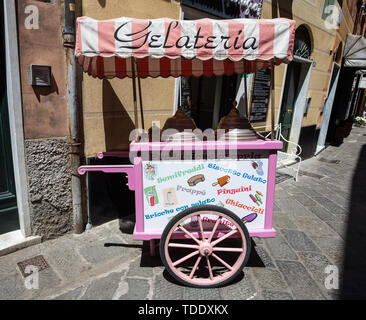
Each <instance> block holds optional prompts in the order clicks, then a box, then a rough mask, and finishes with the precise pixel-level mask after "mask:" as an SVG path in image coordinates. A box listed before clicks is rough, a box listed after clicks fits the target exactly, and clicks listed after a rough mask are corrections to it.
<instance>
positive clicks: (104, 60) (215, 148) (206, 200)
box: [75, 17, 295, 287]
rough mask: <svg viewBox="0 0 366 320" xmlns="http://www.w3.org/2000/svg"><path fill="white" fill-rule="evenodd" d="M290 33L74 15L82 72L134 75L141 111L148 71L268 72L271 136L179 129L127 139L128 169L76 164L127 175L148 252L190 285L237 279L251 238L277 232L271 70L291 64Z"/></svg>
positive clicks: (291, 27)
mask: <svg viewBox="0 0 366 320" xmlns="http://www.w3.org/2000/svg"><path fill="white" fill-rule="evenodd" d="M294 33H295V22H294V21H292V20H288V19H273V20H266V19H259V20H256V19H233V20H212V19H201V20H182V21H179V20H172V19H169V18H161V19H150V20H142V19H133V18H126V17H123V18H119V19H114V20H105V21H97V20H94V19H91V18H88V17H81V18H78V20H77V42H76V53H75V54H76V56H77V58H78V61H79V63H80V64H81V65H82V67H83V69H84V71H85V72H87V73H88V74H89V75H91V76H93V77H99V78H113V77H118V78H124V77H131V78H132V81H133V84H134V86H133V88H134V104H135V107H137V99H136V96H137V94H136V85H135V78H137V80H138V84H140V82H139V81H140V78H146V77H157V76H162V77H170V76H172V77H179V76H185V77H189V76H192V75H193V76H211V75H223V74H227V75H230V74H234V73H237V74H248V73H252V72H255V71H257V70H261V69H264V68H267V67H270V69H271V89H272V93H271V120H272V121H271V124H272V135H271V139H262V138H259V137H258V136H257V135H256V134H255V133H253V132H254V130H252V129H250V128H244V129H243V128H241V130H236V129H234V130H224V131H223V134H222V135H221V136H219V135H217V134H216V135H215V137H214V139H207V138H200V137H198V136H197V135H196V134H189V133H187V132H181V131H178V132H177V133H175V134H172V135H169V136H168V139H165V140H164V139H163V141H160V140H159V141H155V140H152V139H151V137H149V138H148V139H147V140H146V139H145V140H144V139H136V140H135V141H133V142H131V144H130V150H129V157H130V160H131V163H132V164H131V165H105V166H104V165H93V166H90V165H89V166H88V165H86V166H81V167H80V168H79V173H80V174H85V173H86V172H91V171H102V172H106V173H116V172H119V173H126V174H127V176H128V187H129V189H130V190H132V191H134V192H135V204H136V224H135V229H134V234H133V237H134V239H136V240H149V241H150V251H151V254H154V251H155V248H156V246H157V244H158V243H159V248H160V257H161V259H162V261H163V263H164V265H165V267H166V269H167V270H168V272H169V273H170V274H171V275H172V276H173V277H174V278H175V279H176V280H178V281H180V282H181V283H183V284H185V285H188V286H193V287H215V286H219V285H220V286H221V285H223V284H226V283H228V282H230V281H232V280H233V279H234V278H235V277H237V276H238V274H239V273H240V272H241V270H242V269H243V267H244V266H245V264H246V263H247V260H248V258H249V255H250V249H251V241H250V237H251V236H255V237H275V235H276V231H275V230H274V229H273V227H272V213H273V203H274V190H275V177H276V162H277V150H280V149H282V142H280V141H277V140H275V139H274V129H273V128H274V92H273V88H274V66H275V65H279V64H281V63H289V62H291V60H292V58H293V42H294ZM244 79H246V77H244ZM244 87H245V89H246V83H245V85H244ZM139 88H140V85H139ZM140 94H141V92H140ZM245 97H246V98H247V94H246V95H245ZM247 105H248V104H247ZM140 109H141V113H142V112H143V108H142V104H141V99H140ZM234 113H235V112H234ZM142 116H143V115H142ZM240 119H241V120H243V117H242V116H240ZM246 121H247V120H246ZM220 123H221V122H220ZM140 138H141V137H140ZM160 138H161V136H160V135H159V139H160ZM121 154H122V153H120V152H115V153H101V154H100V156H99V157H103V156H106V155H114V156H118V155H121ZM159 239H160V241H157V240H159Z"/></svg>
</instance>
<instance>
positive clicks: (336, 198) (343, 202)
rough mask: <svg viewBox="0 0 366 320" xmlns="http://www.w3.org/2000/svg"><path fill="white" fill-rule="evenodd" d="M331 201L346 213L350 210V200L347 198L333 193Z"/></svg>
mask: <svg viewBox="0 0 366 320" xmlns="http://www.w3.org/2000/svg"><path fill="white" fill-rule="evenodd" d="M331 199H332V201H333V202H334V203H336V204H337V205H339V206H340V207H342V208H344V209H345V210H346V211H347V210H348V207H349V206H350V201H349V199H347V198H345V197H344V196H342V195H339V194H338V193H333V194H332V196H331Z"/></svg>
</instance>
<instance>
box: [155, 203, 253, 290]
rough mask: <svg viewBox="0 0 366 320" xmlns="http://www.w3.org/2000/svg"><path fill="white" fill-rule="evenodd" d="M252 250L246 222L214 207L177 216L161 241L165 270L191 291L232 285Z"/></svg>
mask: <svg viewBox="0 0 366 320" xmlns="http://www.w3.org/2000/svg"><path fill="white" fill-rule="evenodd" d="M196 221H198V223H196ZM250 249H251V242H250V236H249V232H248V230H247V228H246V227H245V225H244V223H243V221H242V220H240V218H239V217H238V216H237V215H235V214H234V213H233V212H231V211H230V210H227V209H225V208H223V207H219V206H214V205H204V206H196V207H193V208H189V209H187V210H184V211H183V212H181V213H179V214H177V215H176V216H175V217H173V218H172V219H171V220H170V221H169V223H168V224H167V226H166V227H165V229H164V232H163V234H162V237H161V240H160V257H161V259H162V261H163V263H164V265H165V268H166V269H167V270H168V272H169V273H170V275H171V276H172V277H174V278H175V279H176V280H177V281H179V282H181V283H183V284H184V285H187V286H190V287H200V288H202V287H204V288H212V287H218V286H223V285H225V284H227V283H229V282H231V281H232V280H233V279H235V278H236V277H237V276H238V275H239V273H240V272H241V270H242V269H243V268H244V266H245V265H246V263H247V261H248V259H249V255H250Z"/></svg>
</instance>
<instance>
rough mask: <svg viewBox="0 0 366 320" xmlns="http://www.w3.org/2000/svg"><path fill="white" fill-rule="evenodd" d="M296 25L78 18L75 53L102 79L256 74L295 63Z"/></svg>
mask: <svg viewBox="0 0 366 320" xmlns="http://www.w3.org/2000/svg"><path fill="white" fill-rule="evenodd" d="M294 37H295V21H293V20H289V19H283V18H280V19H271V20H270V19H233V20H212V19H200V20H172V19H169V18H161V19H150V20H143V19H133V18H126V17H123V18H119V19H113V20H104V21H98V20H94V19H92V18H89V17H80V18H78V19H77V37H76V49H75V54H76V56H77V57H78V61H79V63H80V64H81V65H82V67H83V69H84V71H85V72H87V73H88V74H89V75H91V76H93V77H98V78H114V77H118V78H124V77H126V76H127V77H131V76H132V61H131V60H132V59H135V60H136V62H137V65H138V72H139V75H140V77H141V78H146V77H158V76H162V77H169V76H173V77H179V76H181V75H182V76H186V77H188V76H191V75H194V76H202V75H204V76H211V75H213V74H215V75H223V74H226V75H230V74H233V73H238V74H243V73H251V72H254V71H257V70H260V69H264V68H266V67H267V66H268V65H269V64H270V61H271V60H272V59H273V60H274V62H275V64H277V65H278V64H280V63H289V62H291V60H292V58H293V42H294Z"/></svg>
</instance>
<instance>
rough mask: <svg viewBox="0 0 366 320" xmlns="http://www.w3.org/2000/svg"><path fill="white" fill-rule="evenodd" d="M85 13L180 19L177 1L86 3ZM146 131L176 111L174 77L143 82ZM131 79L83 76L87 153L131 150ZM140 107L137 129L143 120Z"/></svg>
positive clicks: (96, 16) (103, 16) (98, 16)
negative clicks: (103, 78) (105, 78)
mask: <svg viewBox="0 0 366 320" xmlns="http://www.w3.org/2000/svg"><path fill="white" fill-rule="evenodd" d="M82 8H83V9H82V10H83V12H82V14H83V15H84V16H89V17H91V18H94V19H98V20H103V19H113V18H118V17H122V16H125V17H132V18H140V19H149V18H151V19H152V18H161V17H169V18H172V19H179V15H180V5H179V1H174V0H171V1H170V0H123V1H121V0H107V1H105V0H95V1H90V0H84V1H83V3H82ZM141 86H142V101H143V106H144V108H143V109H144V122H145V129H149V128H150V127H151V122H152V121H160V123H161V126H163V125H164V122H165V120H166V119H167V118H168V117H170V116H171V115H172V114H173V112H174V94H175V79H174V78H167V79H164V78H156V79H151V78H147V79H141ZM132 92H133V90H132V80H131V79H129V78H126V79H111V80H100V79H94V78H92V77H91V76H88V75H86V74H85V75H84V76H83V115H84V132H85V154H86V156H87V157H93V156H95V155H96V154H97V153H98V152H101V151H102V152H104V151H113V150H128V148H129V134H130V131H131V130H132V129H134V128H135V123H136V120H135V112H134V104H133V93H132ZM139 110H140V109H139V105H138V127H139V128H141V118H140V111H139Z"/></svg>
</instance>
